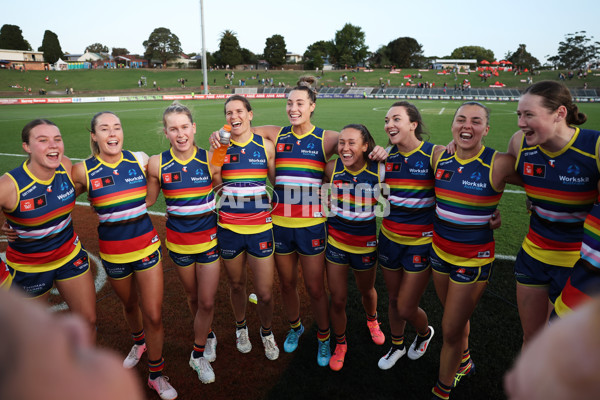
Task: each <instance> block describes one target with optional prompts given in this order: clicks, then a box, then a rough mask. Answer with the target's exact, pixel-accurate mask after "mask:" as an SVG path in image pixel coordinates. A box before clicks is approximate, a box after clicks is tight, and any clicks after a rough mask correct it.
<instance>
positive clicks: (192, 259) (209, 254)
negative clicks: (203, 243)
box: [169, 245, 219, 267]
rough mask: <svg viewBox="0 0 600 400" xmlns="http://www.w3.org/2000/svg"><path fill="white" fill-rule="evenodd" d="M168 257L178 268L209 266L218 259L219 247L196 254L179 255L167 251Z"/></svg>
mask: <svg viewBox="0 0 600 400" xmlns="http://www.w3.org/2000/svg"><path fill="white" fill-rule="evenodd" d="M169 257H171V260H173V262H174V263H175V264H177V265H178V266H180V267H189V266H191V265H193V264H210V263H213V262H215V261H217V260H218V259H219V246H218V245H215V246H214V247H212V248H211V249H209V250H207V251H203V252H202V253H197V254H180V253H175V252H174V251H171V250H169Z"/></svg>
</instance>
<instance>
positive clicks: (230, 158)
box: [223, 154, 240, 164]
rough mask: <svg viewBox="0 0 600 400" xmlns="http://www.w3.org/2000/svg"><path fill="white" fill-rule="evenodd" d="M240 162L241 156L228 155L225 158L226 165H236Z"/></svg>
mask: <svg viewBox="0 0 600 400" xmlns="http://www.w3.org/2000/svg"><path fill="white" fill-rule="evenodd" d="M239 162H240V155H239V154H227V155H226V156H225V160H224V161H223V163H224V164H236V163H239Z"/></svg>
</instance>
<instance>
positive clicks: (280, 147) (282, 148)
mask: <svg viewBox="0 0 600 400" xmlns="http://www.w3.org/2000/svg"><path fill="white" fill-rule="evenodd" d="M293 149H294V145H293V144H292V143H278V144H277V152H278V153H281V152H290V151H292V150H293Z"/></svg>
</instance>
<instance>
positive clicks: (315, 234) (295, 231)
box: [273, 222, 327, 256]
mask: <svg viewBox="0 0 600 400" xmlns="http://www.w3.org/2000/svg"><path fill="white" fill-rule="evenodd" d="M273 237H274V239H275V253H277V254H281V255H285V254H290V253H293V252H298V254H301V255H303V256H316V255H317V254H321V253H322V252H323V251H324V250H325V243H326V241H327V228H326V225H325V222H323V223H320V224H317V225H313V226H307V227H305V228H286V227H283V226H280V225H275V224H273Z"/></svg>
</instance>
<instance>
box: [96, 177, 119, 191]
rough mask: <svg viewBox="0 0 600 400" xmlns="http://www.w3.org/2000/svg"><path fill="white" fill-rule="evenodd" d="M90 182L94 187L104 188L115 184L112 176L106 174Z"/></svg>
mask: <svg viewBox="0 0 600 400" xmlns="http://www.w3.org/2000/svg"><path fill="white" fill-rule="evenodd" d="M90 184H91V185H92V189H102V188H103V187H107V186H112V185H114V184H115V180H114V179H113V177H112V176H105V177H102V178H96V179H92V180H91V181H90Z"/></svg>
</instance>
